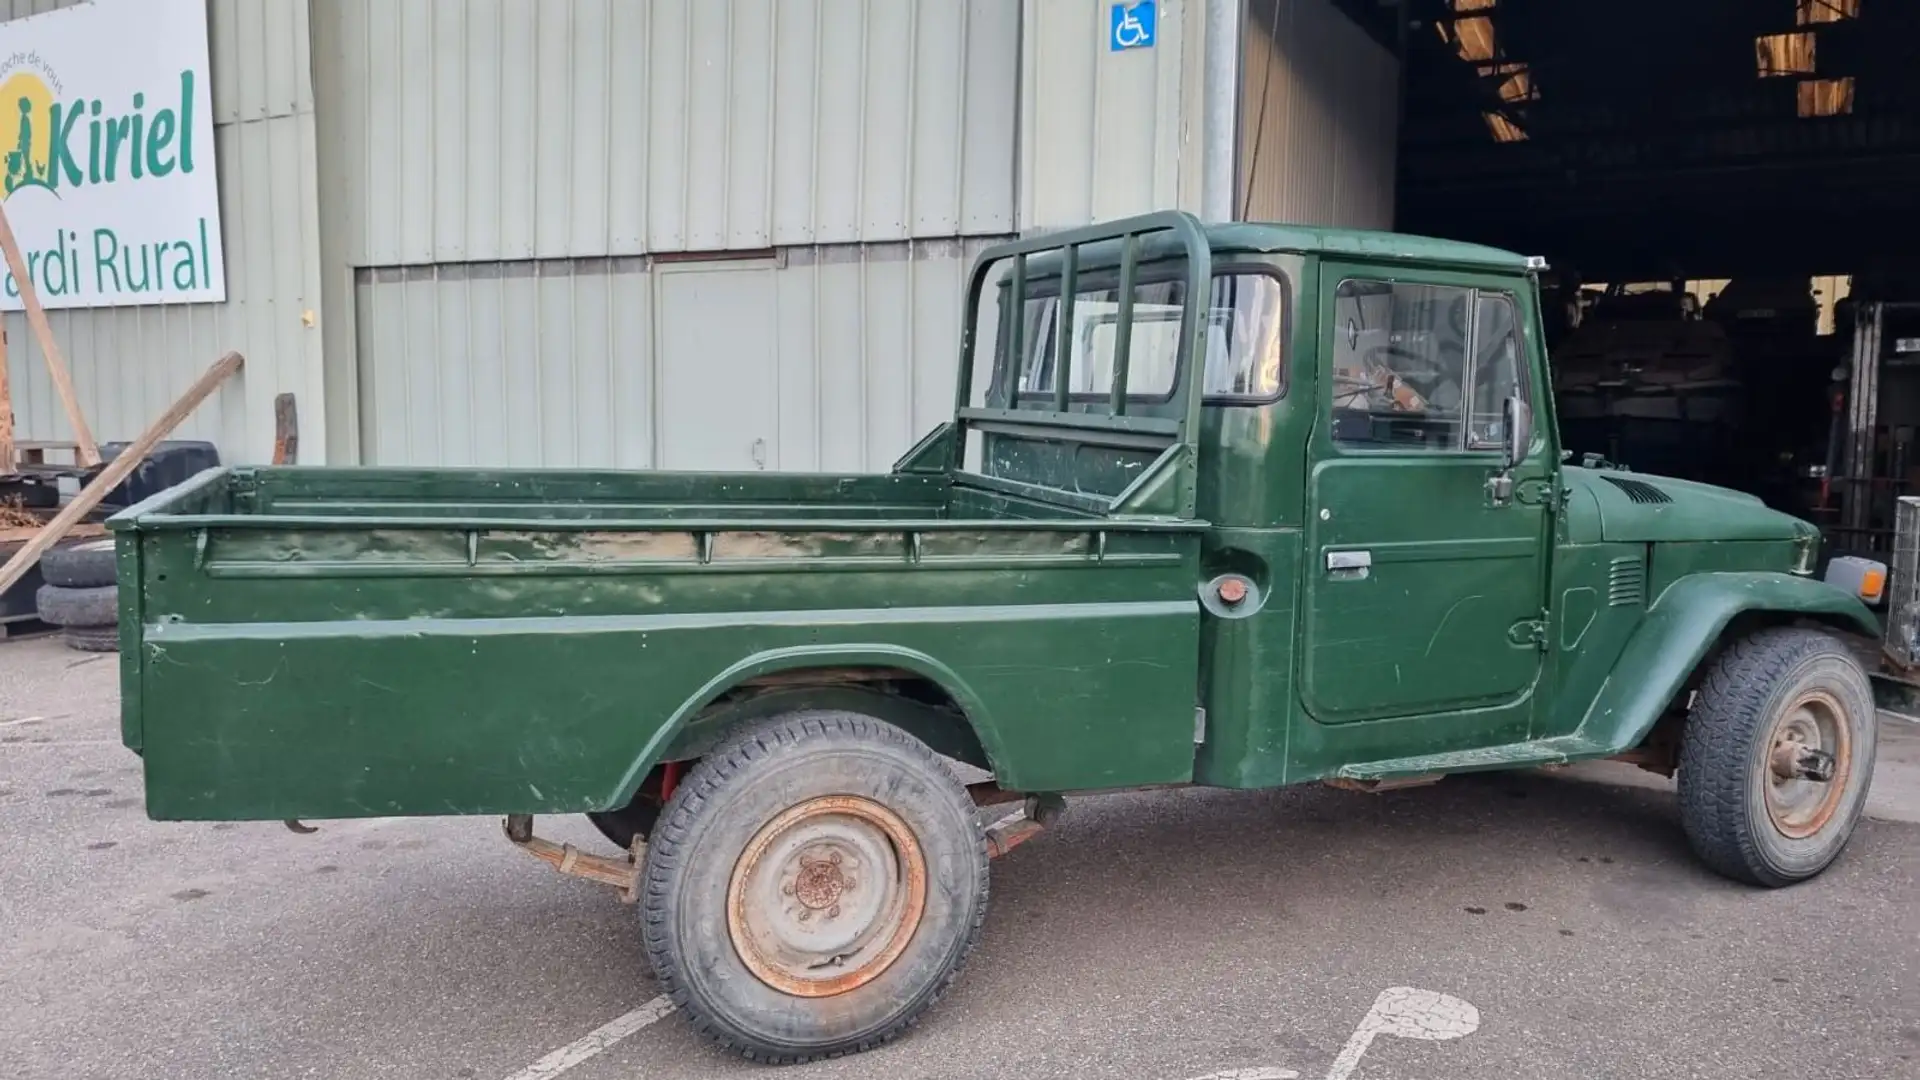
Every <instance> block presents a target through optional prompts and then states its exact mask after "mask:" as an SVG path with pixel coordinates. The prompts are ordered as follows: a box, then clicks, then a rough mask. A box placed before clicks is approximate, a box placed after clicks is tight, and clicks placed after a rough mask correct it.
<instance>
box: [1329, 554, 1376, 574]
mask: <svg viewBox="0 0 1920 1080" xmlns="http://www.w3.org/2000/svg"><path fill="white" fill-rule="evenodd" d="M1372 568H1373V552H1371V551H1329V552H1327V573H1328V575H1329V576H1331V577H1334V578H1338V579H1341V580H1354V579H1359V578H1364V577H1366V576H1367V574H1368V572H1369V571H1370V570H1372Z"/></svg>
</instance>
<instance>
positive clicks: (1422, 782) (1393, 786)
mask: <svg viewBox="0 0 1920 1080" xmlns="http://www.w3.org/2000/svg"><path fill="white" fill-rule="evenodd" d="M1444 779H1446V774H1445V773H1420V774H1419V775H1417V776H1387V777H1382V778H1380V779H1378V780H1356V779H1354V778H1353V777H1350V776H1331V777H1328V778H1327V779H1326V780H1325V781H1322V782H1323V783H1325V784H1326V785H1327V786H1328V787H1330V788H1339V789H1340V790H1341V791H1360V792H1365V793H1367V794H1370V795H1377V794H1379V793H1380V792H1382V791H1399V790H1400V789H1402V788H1415V787H1426V786H1427V785H1428V784H1437V783H1439V782H1440V781H1442V780H1444Z"/></svg>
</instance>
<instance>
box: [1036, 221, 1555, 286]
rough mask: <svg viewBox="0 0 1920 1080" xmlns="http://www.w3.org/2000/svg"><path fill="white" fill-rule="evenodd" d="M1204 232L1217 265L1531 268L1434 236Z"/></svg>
mask: <svg viewBox="0 0 1920 1080" xmlns="http://www.w3.org/2000/svg"><path fill="white" fill-rule="evenodd" d="M1201 229H1202V232H1203V233H1204V234H1205V235H1206V238H1207V245H1208V246H1209V247H1211V248H1212V249H1213V255H1214V259H1215V260H1216V261H1231V259H1232V257H1233V256H1234V255H1247V254H1269V253H1276V252H1285V253H1290V254H1300V255H1322V256H1330V257H1332V258H1336V259H1357V260H1364V261H1368V262H1400V263H1407V264H1410V265H1420V266H1443V267H1451V268H1455V269H1463V270H1493V271H1498V272H1501V273H1511V274H1518V273H1525V272H1527V271H1528V270H1529V269H1532V267H1530V266H1529V264H1528V259H1527V256H1525V255H1521V254H1519V253H1518V252H1513V251H1505V250H1502V249H1500V248H1493V247H1487V246H1485V245H1482V244H1469V243H1464V242H1462V241H1458V240H1441V239H1437V238H1435V237H1431V236H1412V235H1408V234H1406V233H1394V232H1379V231H1375V230H1372V229H1341V228H1334V227H1332V226H1322V225H1291V224H1283V223H1277V222H1264V221H1233V222H1218V223H1214V224H1209V225H1203V226H1202V227H1201ZM1183 253H1184V251H1183V249H1182V248H1181V246H1180V243H1179V241H1178V240H1176V239H1175V237H1174V235H1173V234H1172V233H1170V232H1159V233H1150V234H1148V235H1146V236H1143V237H1141V239H1140V259H1141V261H1142V262H1146V261H1151V260H1157V259H1168V258H1178V257H1179V256H1180V255H1182V254H1183ZM1119 259H1120V244H1119V242H1118V241H1116V240H1106V241H1100V242H1097V243H1092V244H1087V245H1085V246H1084V247H1082V248H1081V253H1080V269H1082V270H1088V269H1095V268H1100V267H1112V266H1114V265H1116V264H1117V263H1118V262H1119ZM1060 261H1061V259H1060V253H1059V252H1058V251H1049V252H1044V253H1041V254H1036V255H1033V256H1031V257H1030V258H1029V259H1028V264H1027V273H1028V276H1029V277H1037V278H1044V277H1050V276H1053V275H1056V274H1058V273H1059V270H1060Z"/></svg>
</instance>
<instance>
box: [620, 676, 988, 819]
mask: <svg viewBox="0 0 1920 1080" xmlns="http://www.w3.org/2000/svg"><path fill="white" fill-rule="evenodd" d="M847 668H867V669H893V670H897V671H905V672H910V673H912V674H914V675H918V676H920V677H922V678H924V679H927V680H928V681H930V682H932V683H933V684H934V685H936V686H938V687H940V688H941V690H942V691H944V692H945V693H946V695H947V696H948V698H950V699H951V700H952V701H953V702H954V704H955V705H956V706H958V708H959V710H960V713H961V716H959V717H954V716H952V715H950V714H949V713H947V712H945V711H943V710H941V709H937V708H935V707H933V706H931V705H926V704H922V703H920V702H917V701H913V700H910V699H908V698H903V697H900V696H898V695H894V694H887V693H882V692H880V691H878V690H874V689H871V688H868V687H863V686H860V685H858V684H854V685H833V684H831V683H821V684H811V685H810V684H806V683H804V682H802V683H800V684H797V685H793V686H787V687H780V688H774V689H769V690H767V691H765V692H763V693H757V694H753V695H751V696H748V697H745V698H742V699H740V700H738V701H732V702H727V703H725V704H722V705H720V706H718V707H715V702H717V701H719V700H720V699H721V698H722V697H724V696H726V694H727V693H728V692H729V691H732V690H735V689H738V688H739V687H740V686H741V685H742V684H743V683H746V682H749V681H751V680H754V679H760V678H763V677H765V676H768V675H777V674H780V673H782V672H795V673H804V672H806V671H809V670H824V669H847ZM796 709H840V710H845V711H848V712H857V713H861V714H863V715H867V716H872V717H873V718H875V719H877V720H883V721H885V722H887V723H890V724H893V725H894V726H896V727H899V728H901V729H903V730H905V731H906V732H907V733H908V734H910V735H913V736H915V737H916V738H918V739H920V740H921V741H923V742H925V743H927V745H928V746H930V747H932V748H933V749H934V751H936V752H937V753H940V754H944V755H946V756H948V757H951V758H955V759H957V760H960V761H964V762H967V763H968V764H971V765H977V766H979V767H980V768H983V769H987V770H988V771H994V770H995V765H996V763H997V762H999V761H1001V760H1002V752H1003V751H1002V746H1001V744H1000V741H999V740H998V738H997V737H996V735H995V728H994V726H993V724H992V723H991V721H990V718H989V717H988V715H987V711H986V706H985V705H984V704H982V703H981V701H980V698H979V696H978V695H976V694H975V693H974V692H973V691H972V689H971V688H969V687H968V686H967V685H966V683H965V682H963V681H962V680H961V679H960V677H959V676H958V675H955V674H954V673H953V671H952V670H951V669H949V668H948V667H947V666H946V665H945V664H942V663H941V662H940V661H938V660H935V659H934V658H932V657H930V656H927V655H926V654H924V653H919V652H915V651H913V650H911V649H902V648H898V647H895V646H888V645H872V646H857V647H851V648H849V647H846V646H840V645H834V646H824V647H821V646H802V647H796V648H790V649H774V650H770V651H768V652H764V653H759V654H757V655H754V656H751V657H748V658H747V659H745V660H742V661H740V662H739V663H737V664H735V665H733V666H732V667H729V668H727V669H726V670H725V671H722V672H721V673H720V674H718V675H716V676H714V677H713V678H712V679H710V680H708V681H707V683H706V684H705V685H703V686H702V687H701V688H700V690H699V692H698V693H696V694H694V695H693V696H692V697H690V698H688V699H687V700H686V701H685V702H684V703H682V704H681V706H680V707H679V708H678V709H677V710H675V711H674V713H673V715H672V717H671V718H670V719H669V720H668V721H667V723H665V724H664V725H662V726H661V727H660V729H659V731H657V732H656V733H655V734H654V736H653V738H651V739H649V740H648V741H647V744H646V746H644V747H643V748H642V749H641V751H640V754H639V756H638V757H637V758H636V759H635V760H634V762H633V765H632V766H631V767H629V768H628V769H627V771H626V773H625V774H624V775H623V776H622V777H621V780H620V786H619V788H618V789H617V790H616V791H614V792H613V793H612V796H611V798H610V799H609V800H608V802H607V806H609V807H614V806H625V805H626V804H627V803H629V802H631V801H632V800H633V797H634V794H635V793H636V792H638V791H639V790H640V784H641V782H642V781H643V780H644V779H645V778H646V776H647V774H648V773H649V772H651V771H652V770H653V767H654V766H655V765H657V764H659V763H660V762H662V761H683V760H687V759H689V758H694V757H699V756H700V755H702V754H704V753H706V751H707V750H709V749H711V748H712V747H713V745H714V744H715V743H717V742H718V741H719V740H720V739H721V738H722V737H723V736H724V735H725V733H726V732H727V730H729V729H730V728H732V727H734V726H735V725H737V724H740V723H743V722H746V721H750V720H757V719H762V718H765V717H769V716H776V715H779V714H781V713H786V712H791V711H794V710H796Z"/></svg>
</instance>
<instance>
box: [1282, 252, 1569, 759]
mask: <svg viewBox="0 0 1920 1080" xmlns="http://www.w3.org/2000/svg"><path fill="white" fill-rule="evenodd" d="M1321 280H1322V281H1323V282H1324V283H1325V285H1324V287H1323V289H1322V293H1321V299H1320V325H1321V328H1322V330H1321V334H1322V340H1321V348H1320V350H1319V363H1320V364H1321V365H1322V367H1321V371H1320V379H1319V383H1320V387H1321V389H1320V393H1319V398H1320V402H1319V406H1320V421H1319V422H1318V423H1317V424H1316V427H1315V431H1314V435H1313V439H1312V448H1311V463H1310V465H1309V474H1308V483H1307V490H1308V518H1307V537H1308V543H1307V551H1308V558H1309V562H1308V563H1307V565H1306V574H1307V583H1306V587H1305V590H1304V604H1303V606H1302V616H1301V617H1302V640H1303V643H1304V646H1305V647H1304V648H1303V649H1302V650H1301V651H1300V653H1299V655H1300V656H1301V657H1302V660H1301V665H1302V671H1301V676H1300V677H1301V688H1302V698H1303V703H1304V705H1305V707H1306V710H1307V713H1308V714H1309V715H1310V716H1311V717H1312V718H1313V719H1314V720H1315V721H1317V722H1319V723H1321V724H1347V723H1354V722H1357V721H1369V720H1384V719H1389V718H1394V717H1414V716H1427V717H1431V716H1435V715H1436V714H1446V715H1448V716H1450V717H1452V719H1453V722H1452V723H1451V724H1449V725H1447V726H1446V727H1444V728H1443V729H1441V734H1440V736H1439V737H1438V738H1436V739H1433V740H1430V741H1429V746H1430V748H1431V749H1432V750H1434V751H1444V750H1452V749H1465V748H1471V747H1474V746H1479V745H1488V744H1492V743H1496V742H1506V741H1515V740H1517V739H1522V738H1525V737H1526V734H1527V725H1528V722H1529V719H1530V713H1531V708H1532V691H1533V687H1534V684H1535V681H1536V679H1537V677H1538V675H1539V673H1540V670H1541V665H1542V660H1543V657H1544V656H1545V653H1544V652H1543V650H1542V649H1541V647H1540V645H1539V644H1538V641H1539V640H1540V636H1542V635H1544V626H1545V622H1544V618H1545V616H1544V612H1543V607H1544V601H1545V595H1546V580H1545V572H1546V566H1547V561H1546V557H1547V544H1548V542H1549V537H1550V534H1549V532H1548V515H1547V511H1546V507H1545V503H1546V502H1547V499H1546V498H1545V495H1546V493H1547V492H1548V491H1550V485H1551V484H1552V482H1553V476H1554V468H1555V463H1554V461H1553V460H1552V459H1553V456H1554V455H1552V454H1551V453H1550V452H1549V450H1548V447H1550V446H1551V444H1552V436H1551V427H1552V425H1551V422H1550V420H1549V419H1548V417H1549V415H1550V413H1549V411H1548V410H1549V408H1550V406H1548V405H1547V404H1546V401H1547V393H1546V388H1545V384H1544V382H1543V381H1542V380H1541V374H1542V371H1541V370H1540V369H1539V367H1538V365H1537V364H1535V363H1533V362H1531V360H1530V357H1532V356H1533V355H1534V354H1535V348H1536V347H1535V346H1534V344H1533V335H1532V334H1530V333H1529V332H1527V330H1526V328H1527V327H1529V326H1532V325H1534V323H1533V321H1532V320H1531V319H1530V318H1528V317H1527V313H1528V312H1529V311H1530V310H1531V305H1532V304H1533V295H1532V291H1531V289H1530V288H1525V289H1523V288H1522V287H1521V286H1522V285H1524V284H1525V282H1524V279H1519V278H1510V277H1500V276H1495V275H1487V276H1476V275H1465V274H1446V273H1413V272H1407V271H1402V270H1398V269H1387V268H1382V267H1363V266H1343V265H1340V264H1337V263H1329V264H1326V265H1325V266H1324V268H1323V271H1322V275H1321ZM1516 391H1517V392H1518V393H1519V394H1520V395H1521V397H1522V398H1523V399H1524V400H1526V401H1527V402H1528V404H1529V405H1530V406H1531V407H1532V409H1533V411H1534V413H1535V415H1536V416H1538V417H1539V422H1538V423H1536V424H1534V425H1533V430H1534V432H1535V434H1534V436H1533V447H1532V450H1531V453H1530V454H1529V455H1528V456H1527V458H1526V460H1525V461H1523V462H1522V463H1521V464H1520V466H1519V467H1518V468H1517V469H1515V470H1514V471H1513V473H1512V481H1513V487H1512V495H1511V496H1510V497H1503V495H1502V493H1501V491H1500V490H1499V489H1500V487H1501V485H1500V484H1498V483H1496V478H1497V477H1499V476H1500V474H1501V473H1502V465H1503V453H1502V451H1503V446H1504V443H1505V437H1506V430H1505V421H1504V418H1503V408H1502V406H1503V402H1504V400H1505V398H1506V397H1507V396H1508V395H1510V394H1512V393H1514V392H1516Z"/></svg>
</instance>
